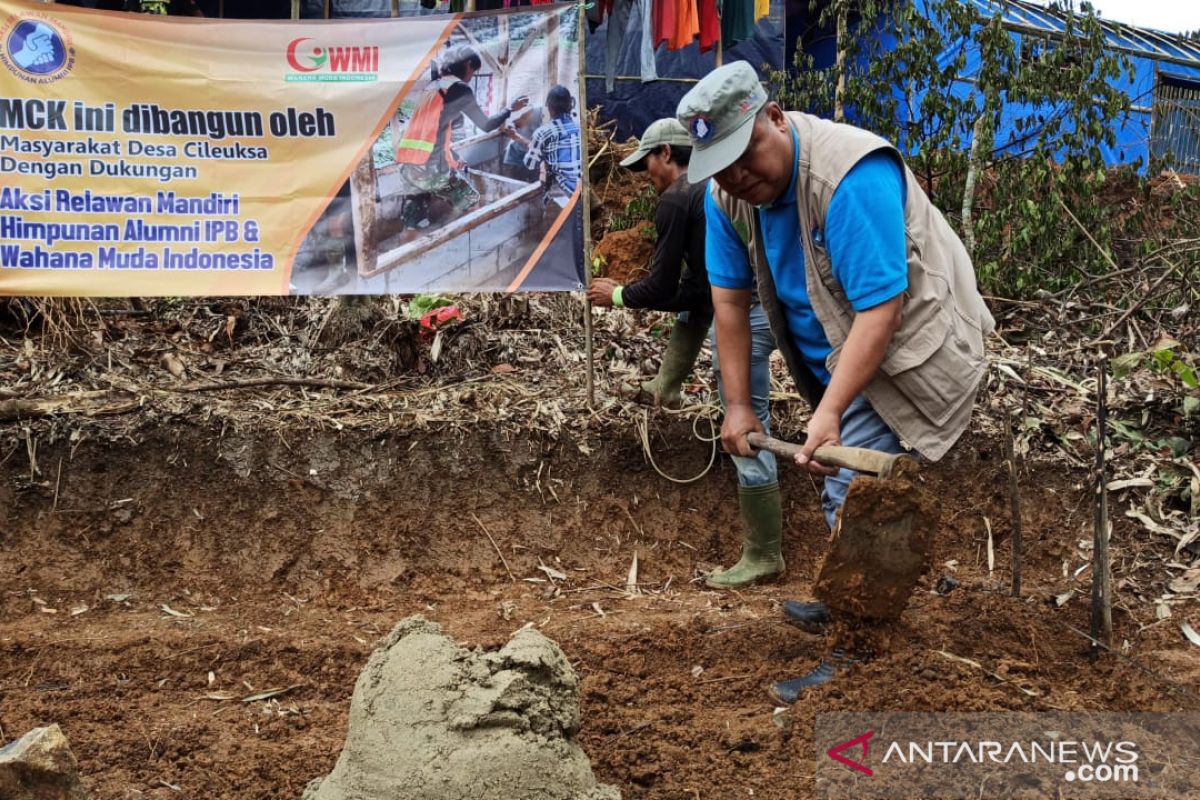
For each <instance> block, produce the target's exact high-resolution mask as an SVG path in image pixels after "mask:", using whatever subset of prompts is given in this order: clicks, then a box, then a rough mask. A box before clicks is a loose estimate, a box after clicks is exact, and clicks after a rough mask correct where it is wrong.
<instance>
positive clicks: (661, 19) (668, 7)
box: [651, 0, 678, 47]
mask: <svg viewBox="0 0 1200 800" xmlns="http://www.w3.org/2000/svg"><path fill="white" fill-rule="evenodd" d="M677 2H678V0H651V3H652V5H653V9H654V10H653V14H652V16H653V17H654V23H653V28H654V39H653V42H654V46H655V47H658V46H659V45H660V44H663V43H665V42H670V41H671V37H672V36H674V35H675V14H676V10H677V8H678V6H677V5H676V3H677Z"/></svg>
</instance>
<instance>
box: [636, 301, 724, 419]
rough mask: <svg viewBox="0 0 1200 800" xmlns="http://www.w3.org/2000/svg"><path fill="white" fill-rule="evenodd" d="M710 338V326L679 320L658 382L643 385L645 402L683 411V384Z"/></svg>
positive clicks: (676, 322)
mask: <svg viewBox="0 0 1200 800" xmlns="http://www.w3.org/2000/svg"><path fill="white" fill-rule="evenodd" d="M706 338H708V326H707V325H697V324H695V323H694V322H692V321H691V320H689V321H687V322H683V321H682V320H676V321H675V326H674V327H673V328H671V338H670V339H669V340H668V341H667V349H666V352H664V353H663V358H662V365H661V366H659V368H658V375H656V376H655V377H654V380H650V381H646V382H645V383H643V384H642V386H641V390H642V392H641V393H642V398H641V399H642V400H643V401H644V402H647V403H653V404H654V405H656V406H663V407H665V408H679V406H680V404H681V403H682V402H683V381H684V379H685V378H687V376H688V374H689V373H690V372H691V371H692V366H693V365H695V363H696V356H698V355H700V348H701V347H703V346H704V340H705V339H706Z"/></svg>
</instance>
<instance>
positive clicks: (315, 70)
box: [284, 36, 379, 82]
mask: <svg viewBox="0 0 1200 800" xmlns="http://www.w3.org/2000/svg"><path fill="white" fill-rule="evenodd" d="M313 41H315V40H314V39H313V38H312V37H309V36H301V37H300V38H298V39H292V41H290V42H288V46H287V63H288V66H289V67H291V68H292V70H293V71H292V72H289V73H288V74H286V75H285V76H284V80H286V81H288V82H293V81H355V82H357V81H374V80H378V79H379V48H378V47H376V46H373V45H370V46H367V47H342V46H322V45H320V44H305V43H306V42H313Z"/></svg>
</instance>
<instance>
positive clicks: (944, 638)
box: [0, 421, 1200, 800]
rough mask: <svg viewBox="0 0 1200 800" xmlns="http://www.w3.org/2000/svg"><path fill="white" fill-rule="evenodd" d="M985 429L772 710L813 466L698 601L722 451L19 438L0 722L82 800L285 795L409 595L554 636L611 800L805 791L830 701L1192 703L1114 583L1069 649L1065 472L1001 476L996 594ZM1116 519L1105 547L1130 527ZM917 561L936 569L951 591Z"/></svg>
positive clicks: (528, 443)
mask: <svg viewBox="0 0 1200 800" xmlns="http://www.w3.org/2000/svg"><path fill="white" fill-rule="evenodd" d="M653 442H654V445H655V447H656V457H657V458H658V459H659V461H660V463H670V464H672V465H673V466H674V467H676V469H675V470H674V471H676V472H678V473H679V474H684V473H688V474H694V472H695V471H697V470H698V469H699V467H700V466H701V465H702V464H703V463H704V462H705V461H706V460H707V457H708V450H707V445H705V444H702V443H700V442H698V441H697V440H695V439H694V438H693V437H692V435H691V432H690V427H689V426H687V425H684V424H680V425H676V426H671V425H669V424H668V425H664V426H663V427H661V428H659V429H658V431H657V432H656V433H655V435H654V436H653ZM999 451H1000V447H999V445H997V444H995V443H993V442H990V441H987V440H983V439H978V438H973V439H968V440H965V441H964V442H962V443H960V445H959V446H958V447H957V448H956V449H955V451H954V452H953V453H952V454H951V456H949V457H948V458H947V459H946V460H945V461H944V462H943V463H941V464H938V465H934V466H932V467H930V468H928V469H926V470H925V472H924V473H923V477H922V480H923V481H924V482H925V484H926V489H927V490H928V491H929V492H930V493H931V495H932V496H933V497H935V498H937V501H938V503H939V505H940V507H941V523H940V527H939V529H938V530H937V531H936V532H935V536H934V551H935V559H934V569H933V571H932V572H931V573H930V574H929V575H927V576H926V577H925V578H924V579H923V580H922V583H921V585H920V587H919V588H918V591H917V593H916V594H915V595H914V597H913V598H912V601H911V602H910V604H909V608H908V610H907V611H906V612H905V614H904V615H903V616H902V617H901V619H900V620H899V622H897V623H896V624H895V625H893V626H891V627H889V628H888V629H886V630H885V631H882V632H876V635H874V637H873V641H874V642H875V643H876V645H877V646H879V648H880V652H879V654H878V656H877V657H876V658H875V660H873V661H871V662H869V663H866V664H863V665H860V666H858V667H855V668H854V669H852V670H851V671H850V672H849V673H847V674H846V675H844V676H843V677H841V678H839V679H838V680H836V681H834V682H833V683H831V684H829V685H828V686H825V687H821V688H819V689H817V690H814V691H813V692H812V694H811V695H810V696H807V697H806V698H804V700H803V701H802V702H801V703H799V704H797V706H795V707H794V708H793V709H792V710H790V711H789V712H787V713H786V714H784V715H782V716H779V715H776V714H775V713H774V710H773V707H772V703H771V701H770V700H769V698H768V696H767V693H766V687H767V686H768V685H769V684H770V683H771V682H772V681H776V680H781V679H784V678H790V677H795V676H797V675H800V674H803V673H805V672H807V671H808V670H810V669H812V668H813V667H814V666H815V665H816V663H817V662H818V661H819V660H820V658H821V657H822V656H823V655H824V654H825V653H827V652H828V650H829V649H830V648H831V646H832V640H831V639H830V638H827V637H826V638H823V637H817V636H812V635H809V634H806V633H803V632H801V631H799V630H798V629H796V628H793V627H791V626H788V625H786V624H784V623H783V622H782V621H781V615H780V612H779V606H780V603H781V602H782V600H784V599H787V598H807V597H811V585H812V581H813V579H814V576H815V573H816V570H817V566H818V565H819V563H820V557H821V555H822V554H823V552H824V550H825V546H826V540H827V534H826V533H825V531H824V528H823V523H822V518H821V514H820V510H819V502H818V499H817V488H818V487H817V486H816V485H815V484H814V483H812V482H811V481H810V480H809V479H808V478H807V477H805V476H802V475H800V474H797V473H795V472H793V471H790V470H785V472H784V492H785V504H784V510H785V534H784V556H785V558H786V560H787V563H788V572H787V574H786V575H785V577H784V578H783V579H782V580H781V581H780V582H778V583H775V584H769V585H766V586H760V587H754V588H751V589H747V590H742V591H738V592H717V591H711V590H707V589H706V588H705V587H704V586H703V584H702V583H701V582H698V581H696V580H694V579H695V578H696V577H697V575H698V570H700V569H704V568H709V567H712V566H716V565H718V564H728V563H730V562H731V561H732V560H733V559H734V558H736V555H737V549H738V543H739V540H740V523H739V521H738V515H737V509H736V504H735V503H734V502H733V499H734V488H733V487H734V481H735V478H734V474H733V470H732V468H731V467H730V465H729V464H728V461H727V459H718V466H717V467H716V468H715V469H714V470H713V471H712V472H711V473H710V474H709V475H708V476H706V477H705V478H704V479H703V480H701V481H699V482H697V483H694V484H690V485H686V486H680V485H676V484H671V483H668V482H666V481H664V480H662V479H661V478H659V477H658V476H657V475H656V474H655V473H654V472H653V470H651V469H650V468H649V467H648V465H647V464H646V463H645V461H644V459H643V456H642V453H641V450H640V446H639V445H638V443H637V441H636V439H635V436H634V433H633V432H632V431H631V430H630V431H617V432H613V433H611V434H610V438H609V440H608V441H607V442H606V443H605V444H604V446H602V447H600V448H592V449H591V450H589V452H583V450H581V449H580V447H579V446H577V445H576V444H575V443H573V442H572V441H570V440H568V439H566V438H565V437H564V438H561V439H559V440H554V439H550V438H542V437H538V436H527V437H517V438H512V439H509V438H505V437H504V436H503V435H501V434H498V433H496V432H495V431H492V430H489V429H487V428H486V427H485V428H480V429H477V430H474V431H472V432H470V433H467V434H462V435H450V434H440V435H420V436H417V435H414V436H406V435H404V434H403V433H398V434H396V435H394V436H388V437H382V438H381V437H367V436H364V435H360V434H351V433H343V434H337V433H335V432H332V431H329V432H318V431H314V430H311V429H308V428H305V429H296V430H292V431H290V432H287V433H284V434H282V435H277V434H276V433H271V434H269V435H267V434H261V435H260V434H256V433H255V432H254V431H251V430H243V431H235V430H233V429H232V428H230V429H226V430H224V431H222V430H221V429H220V428H209V427H206V426H204V425H202V424H190V423H187V422H180V421H176V422H172V423H170V424H163V425H161V426H160V427H158V428H156V429H153V430H152V431H151V432H150V433H149V434H147V436H146V437H145V438H144V439H143V440H141V441H139V442H137V443H132V442H130V443H102V442H99V441H96V440H94V439H84V440H82V441H75V442H70V441H63V442H60V443H58V444H53V445H49V444H42V445H41V446H40V447H38V448H37V451H36V458H37V461H38V464H39V465H40V473H35V474H32V475H31V470H30V464H29V460H28V458H27V454H26V453H24V452H20V451H14V452H12V453H9V454H8V458H7V460H5V461H4V463H3V464H2V465H0V519H3V520H5V523H4V526H3V528H2V529H0V731H2V734H0V739H4V740H6V741H7V740H11V739H13V738H16V737H17V736H19V735H20V734H21V733H23V732H24V731H26V730H28V729H30V728H32V727H35V726H38V725H46V724H50V723H53V722H57V723H59V724H60V725H62V728H63V731H64V732H65V733H66V735H67V736H68V738H69V740H70V742H71V746H72V749H73V750H74V751H75V753H76V755H77V756H78V758H79V761H80V767H81V772H82V774H83V775H84V776H85V780H86V782H87V784H88V785H89V788H90V789H91V790H92V791H93V793H94V796H95V797H96V798H98V799H99V800H117V799H118V798H120V799H121V800H125V798H130V797H143V798H163V799H164V800H165V798H172V799H175V798H180V797H194V798H205V800H210V799H211V800H225V799H227V800H235V799H236V800H267V798H272V799H273V798H298V797H300V795H301V794H302V792H303V790H304V787H305V786H306V784H308V783H309V781H311V780H312V779H313V778H316V777H319V776H324V775H328V774H329V773H330V771H331V770H332V769H333V768H334V764H335V761H336V759H337V757H338V754H339V752H340V751H341V749H342V745H343V743H344V742H345V739H346V734H347V725H348V711H349V708H350V700H351V693H352V690H353V687H354V684H355V680H356V677H357V676H358V674H359V673H360V671H361V670H362V669H363V667H364V665H365V664H366V663H367V661H368V658H369V656H370V654H371V652H372V651H373V649H374V648H375V647H376V645H377V644H378V642H379V641H380V639H381V638H382V637H384V636H386V634H387V633H388V632H389V631H390V630H392V628H393V627H394V626H395V624H396V622H397V621H398V620H400V619H403V618H404V617H407V616H410V615H412V614H421V615H423V616H425V617H426V618H428V619H430V620H433V621H436V622H437V623H438V624H440V625H441V626H442V627H443V628H444V629H445V631H446V633H447V634H448V635H449V636H450V637H452V638H453V639H454V640H455V641H456V642H459V643H462V644H463V645H465V646H467V647H474V646H480V647H484V648H487V649H496V648H499V647H501V646H503V645H504V644H505V643H506V642H508V641H509V639H510V637H511V636H512V634H513V633H514V631H516V630H517V629H519V628H521V627H522V626H525V625H527V624H532V626H533V627H534V628H536V629H537V630H538V631H540V632H541V633H543V634H545V635H546V636H547V637H549V638H550V639H552V640H554V641H555V642H557V644H558V645H559V646H560V647H561V648H562V650H563V652H564V653H565V655H566V658H567V659H568V661H569V662H570V664H571V667H572V669H573V670H574V671H575V673H576V674H577V675H578V678H579V685H580V690H581V694H582V707H581V713H580V730H579V734H578V742H579V744H580V745H581V746H582V748H583V750H584V751H585V752H586V754H587V755H588V757H589V758H590V759H591V761H592V764H593V766H594V770H595V777H596V780H597V781H599V782H600V783H603V784H612V785H614V786H616V787H617V788H618V789H619V790H620V791H621V792H622V796H624V797H626V798H653V799H654V800H684V798H694V797H696V796H697V794H699V796H701V797H705V798H710V797H716V798H726V797H746V796H749V794H748V792H749V791H750V790H753V794H754V797H756V798H767V799H768V800H796V798H809V797H812V796H813V794H812V783H811V774H812V769H813V763H814V758H815V753H814V750H813V745H812V726H813V721H814V716H815V714H816V713H818V712H820V711H824V710H884V709H904V710H956V711H970V710H996V709H1010V708H1011V709H1015V708H1021V709H1036V708H1055V709H1059V708H1061V709H1067V710H1077V709H1120V710H1130V711H1169V710H1178V709H1189V710H1193V711H1194V710H1197V708H1198V707H1200V703H1198V702H1197V700H1196V695H1195V694H1194V692H1193V691H1192V690H1191V689H1189V688H1187V687H1188V685H1194V684H1195V681H1196V680H1197V678H1200V659H1198V658H1197V656H1196V655H1195V653H1196V652H1200V649H1197V648H1192V647H1191V646H1190V645H1187V644H1186V643H1185V642H1183V641H1182V640H1181V639H1180V638H1179V636H1178V633H1177V632H1178V628H1177V626H1175V625H1174V624H1173V625H1172V626H1171V627H1168V626H1165V625H1155V624H1154V622H1155V620H1154V619H1153V618H1150V619H1147V618H1146V613H1148V610H1149V611H1151V612H1152V607H1150V606H1148V605H1146V606H1145V607H1143V606H1138V607H1136V608H1130V609H1125V608H1122V607H1121V605H1120V604H1118V608H1117V609H1116V611H1115V613H1116V617H1117V618H1116V625H1117V641H1118V642H1123V641H1124V642H1128V647H1127V648H1126V650H1125V657H1123V658H1117V657H1113V656H1105V657H1104V658H1102V659H1101V660H1100V662H1099V663H1098V664H1096V665H1092V664H1089V663H1088V661H1087V660H1086V651H1087V643H1086V641H1085V640H1083V639H1082V638H1080V637H1079V636H1078V635H1076V634H1074V633H1072V632H1071V630H1070V628H1075V629H1078V630H1086V628H1087V610H1086V607H1085V604H1084V601H1083V600H1082V599H1081V598H1082V597H1083V595H1084V593H1085V592H1086V590H1087V587H1088V585H1089V584H1088V580H1087V574H1086V570H1084V571H1082V572H1080V573H1079V574H1078V575H1076V574H1075V571H1076V569H1077V568H1078V567H1079V565H1080V564H1081V563H1083V562H1081V561H1080V559H1081V558H1086V555H1085V554H1083V553H1082V552H1081V550H1080V547H1079V543H1080V541H1084V540H1087V539H1089V538H1090V526H1091V515H1090V506H1089V505H1088V504H1087V497H1088V493H1087V488H1086V480H1085V479H1086V474H1085V473H1083V472H1078V471H1074V470H1072V469H1069V468H1065V467H1058V466H1055V467H1054V468H1047V467H1041V466H1039V467H1036V468H1033V469H1032V470H1031V474H1029V475H1028V476H1026V477H1025V478H1024V480H1023V486H1024V487H1025V492H1026V494H1025V497H1024V502H1025V509H1026V513H1025V548H1026V558H1025V562H1024V569H1025V588H1024V592H1023V597H1022V598H1019V599H1014V598H1010V597H1008V596H1007V573H1006V569H1005V562H1006V559H1007V557H1008V555H1007V549H1006V537H1007V534H1008V524H1007V520H1008V510H1007V509H1008V504H1009V498H1008V494H1007V481H1006V479H1005V473H1004V471H1003V466H1002V463H1001V461H1000V458H999ZM60 463H61V470H60V467H59V465H60ZM985 518H986V520H987V522H986V523H985ZM1116 522H1117V530H1116V534H1115V537H1116V538H1115V541H1116V545H1115V558H1116V559H1118V560H1119V561H1120V563H1122V564H1123V565H1128V564H1129V562H1130V560H1131V559H1136V557H1137V552H1138V550H1137V548H1138V546H1139V545H1138V537H1139V536H1140V535H1141V534H1140V533H1139V531H1140V529H1135V528H1132V527H1129V526H1128V525H1127V523H1126V521H1125V520H1123V519H1120V518H1118V519H1117V520H1116ZM989 526H990V529H991V530H992V533H993V537H994V546H995V549H996V553H997V557H996V562H997V563H996V567H995V570H994V572H993V573H992V574H990V575H989V571H988V568H987V533H986V531H987V527H989ZM635 553H636V556H637V563H638V568H637V572H636V576H635V580H636V585H635V586H634V587H633V591H630V590H629V588H628V587H627V582H628V581H629V579H630V567H631V565H632V563H633V560H634V556H635ZM1064 564H1066V565H1067V567H1066V568H1064ZM1126 572H1127V573H1128V572H1129V571H1128V570H1126ZM942 574H948V575H952V576H953V577H955V579H956V580H957V581H958V582H959V586H958V588H956V589H954V590H953V591H952V592H950V593H949V594H948V595H945V596H943V595H940V594H937V593H935V592H933V591H932V587H933V585H934V583H935V582H936V580H937V579H938V578H939V577H940V576H941V575H942ZM1130 574H1131V573H1130ZM1069 592H1074V593H1075V594H1074V595H1068V598H1067V599H1066V600H1065V601H1064V602H1062V604H1061V605H1060V604H1059V603H1057V602H1055V600H1054V598H1055V597H1056V596H1057V597H1060V598H1061V597H1062V596H1063V595H1067V594H1068V593H1069ZM1180 621H1183V620H1182V618H1177V619H1174V620H1172V623H1178V622H1180ZM1192 623H1193V625H1196V624H1200V620H1192ZM949 656H955V657H959V658H962V659H969V660H970V661H973V662H975V663H977V664H978V665H979V666H977V667H975V666H971V665H970V664H968V663H966V662H963V661H961V660H954V659H952V658H950V657H949ZM1145 665H1149V666H1150V667H1151V668H1152V670H1153V672H1154V674H1153V675H1151V674H1148V673H1147V672H1146V671H1144V669H1143V667H1144V666H1145ZM1172 681H1174V682H1175V683H1171V682H1172ZM1181 685H1182V686H1181Z"/></svg>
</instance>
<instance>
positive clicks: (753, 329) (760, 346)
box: [712, 304, 844, 496]
mask: <svg viewBox="0 0 1200 800" xmlns="http://www.w3.org/2000/svg"><path fill="white" fill-rule="evenodd" d="M712 336H713V344H714V345H716V341H717V330H716V324H715V323H714V324H713V332H712ZM774 349H775V337H774V336H772V335H771V325H770V323H769V322H768V321H767V314H766V312H765V311H763V307H762V306H761V305H757V304H756V305H754V306H751V308H750V404H751V405H752V406H753V408H754V414H755V416H757V417H758V419H759V421H760V422H762V425H763V429H764V430H765V431H766V432H767V433H768V434H769V433H770V432H771V405H770V399H771V352H772V351H773V350H774ZM712 362H713V373H714V374H715V375H716V376H717V392H718V393H719V394H720V396H721V410H722V411H724V410H725V384H724V382H722V380H721V362H720V360H719V359H718V358H717V348H716V347H715V346H714V347H713V354H712ZM732 458H733V466H734V467H735V468H736V469H737V475H738V485H739V486H766V485H767V484H771V483H775V482H777V481H778V480H779V471H778V469H777V468H776V466H775V455H774V453H768V452H767V451H766V450H760V451H759V452H758V455H757V456H755V457H754V458H742V457H741V456H732ZM843 496H844V495H843Z"/></svg>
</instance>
